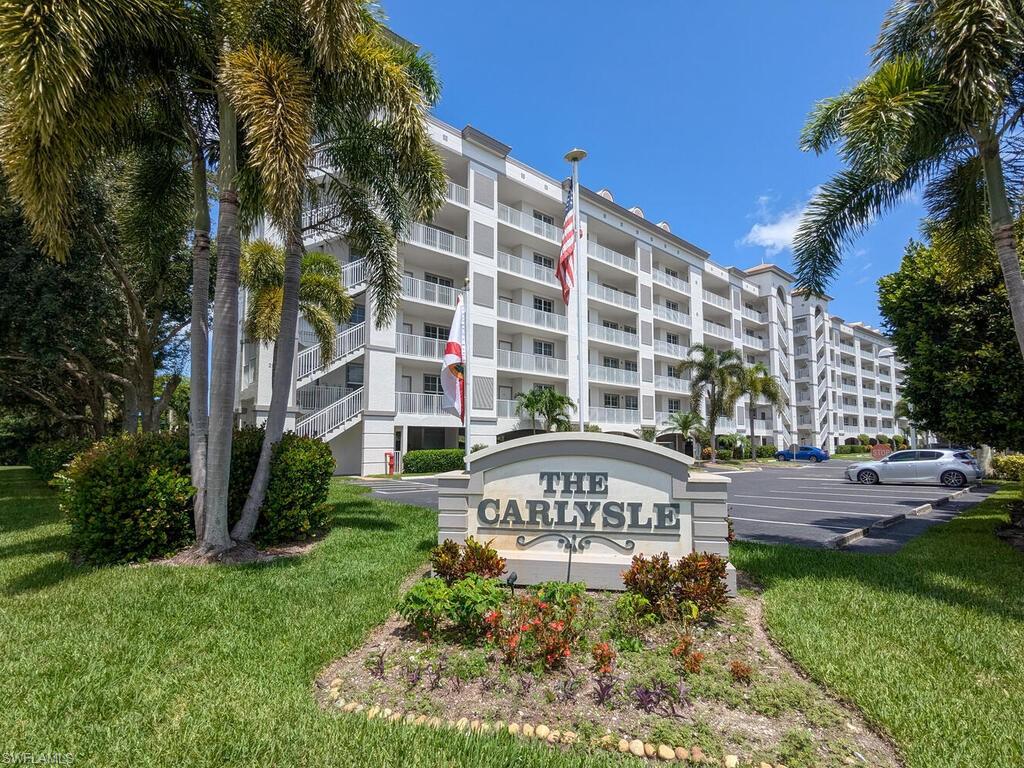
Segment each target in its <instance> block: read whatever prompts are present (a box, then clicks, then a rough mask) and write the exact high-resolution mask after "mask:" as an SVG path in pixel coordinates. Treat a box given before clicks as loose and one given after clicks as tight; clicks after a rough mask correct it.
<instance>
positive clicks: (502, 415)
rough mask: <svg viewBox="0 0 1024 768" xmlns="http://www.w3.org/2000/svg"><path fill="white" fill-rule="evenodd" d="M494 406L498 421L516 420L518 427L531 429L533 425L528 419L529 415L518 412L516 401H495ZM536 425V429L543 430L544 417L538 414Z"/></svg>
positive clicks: (524, 412)
mask: <svg viewBox="0 0 1024 768" xmlns="http://www.w3.org/2000/svg"><path fill="white" fill-rule="evenodd" d="M494 406H495V410H496V412H497V415H498V418H499V419H518V421H519V425H520V426H521V427H523V428H528V427H532V426H533V424H534V422H533V421H532V420H531V419H530V414H528V413H527V412H526V411H523V412H522V413H520V412H519V411H518V408H519V401H518V400H495V401H494ZM536 425H537V429H543V428H544V417H543V416H541V415H540V414H539V413H538V414H537V416H536Z"/></svg>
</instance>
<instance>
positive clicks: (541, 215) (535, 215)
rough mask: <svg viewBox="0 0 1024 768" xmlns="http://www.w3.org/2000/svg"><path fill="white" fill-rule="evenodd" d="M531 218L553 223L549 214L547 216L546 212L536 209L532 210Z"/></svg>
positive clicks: (552, 224)
mask: <svg viewBox="0 0 1024 768" xmlns="http://www.w3.org/2000/svg"><path fill="white" fill-rule="evenodd" d="M533 218H535V219H536V220H537V221H543V222H544V223H545V224H550V225H551V226H554V225H555V220H554V219H553V218H552V217H551V216H548V215H547V214H546V213H541V212H540V211H538V210H536V209H534V211H533Z"/></svg>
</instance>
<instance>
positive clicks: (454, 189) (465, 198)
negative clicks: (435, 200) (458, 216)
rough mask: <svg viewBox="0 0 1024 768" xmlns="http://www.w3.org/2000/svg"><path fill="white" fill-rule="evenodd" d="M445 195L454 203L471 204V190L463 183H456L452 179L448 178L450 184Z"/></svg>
mask: <svg viewBox="0 0 1024 768" xmlns="http://www.w3.org/2000/svg"><path fill="white" fill-rule="evenodd" d="M444 196H445V197H446V198H448V200H449V201H451V202H453V203H457V204H458V205H464V206H467V207H468V206H469V190H468V189H466V188H465V187H463V186H462V185H461V184H456V183H455V182H454V181H452V180H451V179H448V186H447V188H446V189H445V194H444Z"/></svg>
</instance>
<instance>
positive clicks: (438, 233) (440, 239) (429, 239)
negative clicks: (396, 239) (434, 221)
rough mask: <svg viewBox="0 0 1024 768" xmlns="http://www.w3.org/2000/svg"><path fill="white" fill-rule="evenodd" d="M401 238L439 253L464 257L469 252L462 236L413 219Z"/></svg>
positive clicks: (466, 242)
mask: <svg viewBox="0 0 1024 768" xmlns="http://www.w3.org/2000/svg"><path fill="white" fill-rule="evenodd" d="M402 239H403V240H404V241H405V242H407V243H413V244H415V245H421V246H423V247H424V248H430V249H431V250H434V251H440V252H441V253H448V254H451V255H452V256H459V257H461V258H466V256H467V254H469V241H468V240H466V238H464V237H459V236H458V235H453V234H451V233H449V232H445V231H444V230H441V229H438V228H437V227H431V226H430V225H428V224H420V223H419V222H418V221H414V222H413V223H412V225H411V226H410V227H409V231H408V232H406V233H405V235H404V236H403V237H402Z"/></svg>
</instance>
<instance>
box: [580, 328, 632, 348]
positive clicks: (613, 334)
mask: <svg viewBox="0 0 1024 768" xmlns="http://www.w3.org/2000/svg"><path fill="white" fill-rule="evenodd" d="M587 335H588V337H589V338H590V340H591V341H606V342H608V343H609V344H618V345H619V346H621V347H629V348H630V349H636V348H637V347H638V346H640V337H639V336H637V335H636V334H635V333H628V332H627V331H620V330H619V329H618V328H607V327H605V326H603V325H598V324H597V323H590V324H588V325H587Z"/></svg>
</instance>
